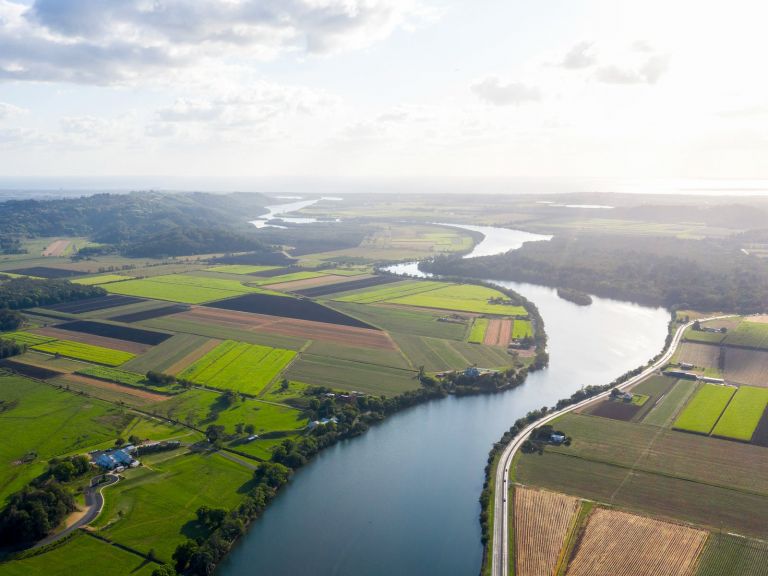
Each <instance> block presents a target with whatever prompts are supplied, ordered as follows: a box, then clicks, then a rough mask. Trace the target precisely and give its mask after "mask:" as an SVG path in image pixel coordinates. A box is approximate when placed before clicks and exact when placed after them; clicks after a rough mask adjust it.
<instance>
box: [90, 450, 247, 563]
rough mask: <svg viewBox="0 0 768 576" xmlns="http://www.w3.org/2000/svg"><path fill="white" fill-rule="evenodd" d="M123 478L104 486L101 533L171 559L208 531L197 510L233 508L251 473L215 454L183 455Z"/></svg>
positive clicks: (141, 550)
mask: <svg viewBox="0 0 768 576" xmlns="http://www.w3.org/2000/svg"><path fill="white" fill-rule="evenodd" d="M125 476H126V479H125V480H123V481H122V482H119V483H118V484H116V485H115V486H112V487H108V488H106V489H105V490H104V496H105V506H104V510H103V511H102V513H101V515H100V516H99V518H98V519H97V521H96V526H98V527H99V528H100V530H99V534H101V535H103V536H105V537H107V538H109V539H111V540H114V541H116V542H119V543H120V544H124V545H126V546H130V547H131V548H134V549H136V550H138V551H140V552H143V553H145V554H146V553H147V552H149V551H150V550H151V549H154V550H155V552H156V553H157V555H158V556H159V557H160V558H161V559H163V560H166V561H170V560H171V555H172V554H173V551H174V550H175V549H176V546H177V545H178V544H180V543H181V542H183V541H184V540H186V539H187V538H188V537H189V538H194V537H204V536H205V535H206V534H207V530H206V529H205V528H204V527H203V526H201V525H200V524H198V522H197V520H196V517H195V511H196V510H197V509H198V508H199V507H200V506H204V505H205V506H210V507H212V508H225V509H231V508H234V507H235V506H237V504H238V503H239V502H240V501H241V500H242V497H243V494H242V493H241V492H240V491H241V490H243V489H244V488H245V487H247V485H248V484H249V482H250V480H251V477H252V472H251V470H249V469H248V468H246V467H244V466H242V465H240V464H237V463H235V462H231V461H229V460H226V459H224V458H223V457H222V456H219V455H217V454H209V455H202V454H181V455H179V456H176V457H175V458H172V459H170V460H165V461H163V462H160V463H157V464H154V465H153V466H152V470H149V469H146V468H139V469H135V470H131V471H128V472H126V473H125Z"/></svg>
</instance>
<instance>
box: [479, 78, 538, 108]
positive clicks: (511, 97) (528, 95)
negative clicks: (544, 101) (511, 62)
mask: <svg viewBox="0 0 768 576" xmlns="http://www.w3.org/2000/svg"><path fill="white" fill-rule="evenodd" d="M470 88H471V90H472V92H474V94H475V95H476V96H477V97H478V98H480V99H481V100H484V101H485V102H487V103H489V104H493V105H495V106H509V105H512V104H522V103H524V102H535V101H538V100H541V92H540V91H539V89H538V88H536V87H534V86H528V85H526V84H523V83H521V82H504V81H502V80H501V79H500V78H498V77H496V76H489V77H487V78H484V79H483V80H480V81H479V82H475V83H474V84H473V85H472V86H471V87H470Z"/></svg>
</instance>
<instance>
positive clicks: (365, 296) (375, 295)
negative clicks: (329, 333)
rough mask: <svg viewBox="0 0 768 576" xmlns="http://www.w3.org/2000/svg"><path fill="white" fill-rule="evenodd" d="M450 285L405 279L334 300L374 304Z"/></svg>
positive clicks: (346, 294)
mask: <svg viewBox="0 0 768 576" xmlns="http://www.w3.org/2000/svg"><path fill="white" fill-rule="evenodd" d="M445 286H448V284H446V283H445V282H432V281H429V280H404V281H402V282H394V283H392V284H385V285H384V286H382V287H372V288H363V289H360V290H355V291H352V292H348V293H343V294H341V295H339V296H336V297H335V298H334V300H337V301H339V302H355V303H357V304H372V303H374V302H384V301H388V300H392V299H395V298H400V297H401V296H407V295H412V294H419V293H421V292H428V291H430V290H436V289H438V288H443V287H445Z"/></svg>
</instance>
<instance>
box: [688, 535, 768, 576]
mask: <svg viewBox="0 0 768 576" xmlns="http://www.w3.org/2000/svg"><path fill="white" fill-rule="evenodd" d="M766 574H768V542H765V541H763V540H752V539H750V538H744V537H743V536H736V535H733V534H722V533H717V532H716V533H713V534H710V536H709V539H708V540H707V545H706V548H704V552H702V554H701V560H700V563H699V568H698V570H697V571H696V576H766Z"/></svg>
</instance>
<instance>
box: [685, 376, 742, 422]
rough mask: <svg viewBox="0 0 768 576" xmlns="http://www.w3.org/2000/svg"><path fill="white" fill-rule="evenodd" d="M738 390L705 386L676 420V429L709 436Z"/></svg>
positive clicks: (710, 385)
mask: <svg viewBox="0 0 768 576" xmlns="http://www.w3.org/2000/svg"><path fill="white" fill-rule="evenodd" d="M735 392H736V388H732V387H730V386H718V385H716V384H705V385H704V386H702V387H701V389H700V390H699V391H698V392H697V393H696V395H695V396H694V397H693V399H691V401H690V402H688V405H687V406H686V407H685V409H684V410H683V411H682V412H681V413H680V416H678V418H677V420H675V424H674V426H673V427H674V428H675V429H677V430H685V431H686V432H696V433H698V434H709V433H710V432H712V428H714V427H715V424H716V423H717V420H718V418H720V415H721V414H722V413H723V410H725V407H726V406H727V405H728V402H730V400H731V397H732V396H733V395H734V394H735Z"/></svg>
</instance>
